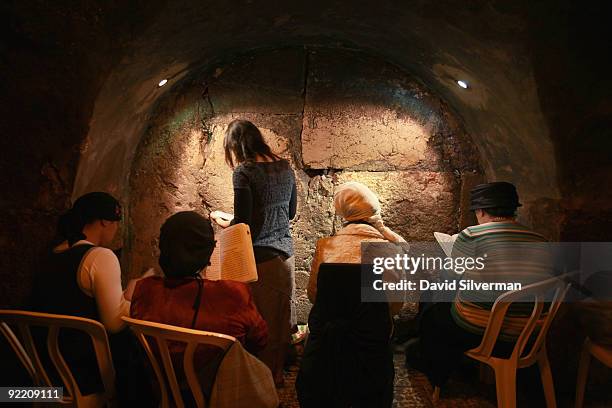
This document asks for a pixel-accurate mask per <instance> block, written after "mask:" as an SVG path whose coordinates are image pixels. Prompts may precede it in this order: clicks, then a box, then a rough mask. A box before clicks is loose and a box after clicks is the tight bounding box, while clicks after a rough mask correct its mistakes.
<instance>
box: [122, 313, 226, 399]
mask: <svg viewBox="0 0 612 408" xmlns="http://www.w3.org/2000/svg"><path fill="white" fill-rule="evenodd" d="M123 320H125V321H126V322H127V324H128V325H129V326H130V328H131V329H132V331H133V332H134V334H135V335H136V337H137V338H138V340H139V341H140V344H141V345H142V347H143V348H144V350H145V352H146V353H147V356H148V357H149V360H150V362H151V366H152V367H153V371H154V372H155V376H156V377H157V382H158V383H159V386H160V389H161V398H162V401H161V405H162V407H164V408H165V407H169V406H170V400H169V394H168V387H167V385H166V384H168V385H169V386H170V391H171V393H172V397H173V400H174V404H175V405H176V406H177V407H184V406H185V402H184V401H183V396H182V394H181V387H180V385H179V383H178V381H177V375H176V372H175V368H174V366H173V364H172V358H171V356H170V351H169V350H168V342H169V341H176V342H181V343H185V345H186V348H185V352H184V355H183V370H184V374H185V378H186V379H187V383H188V385H189V389H190V391H191V393H192V395H193V398H194V400H195V402H196V404H197V406H198V407H200V408H202V407H205V406H206V400H205V397H204V393H203V392H202V386H201V384H200V381H199V380H198V375H197V373H196V367H195V364H194V355H195V351H196V348H197V346H198V345H210V346H215V347H218V348H220V349H221V350H222V351H223V352H224V353H225V352H226V351H227V350H228V349H229V348H230V347H231V346H232V344H234V342H235V341H236V339H235V338H234V337H232V336H228V335H225V334H221V333H213V332H207V331H202V330H193V329H187V328H184V327H178V326H171V325H169V324H162V323H154V322H149V321H145V320H138V319H133V318H130V317H123ZM149 339H152V340H153V341H154V342H155V344H156V346H157V350H158V354H159V357H160V358H161V364H160V362H159V361H158V357H157V356H156V353H155V352H154V351H153V348H152V347H151V344H150V343H149ZM162 368H163V369H162Z"/></svg>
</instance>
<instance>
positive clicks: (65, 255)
mask: <svg viewBox="0 0 612 408" xmlns="http://www.w3.org/2000/svg"><path fill="white" fill-rule="evenodd" d="M92 248H94V246H93V245H89V244H84V245H75V246H73V247H72V248H70V249H68V250H66V251H64V252H59V253H52V254H51V255H50V256H49V261H48V263H47V266H48V267H47V268H46V270H45V271H41V273H39V275H38V276H37V277H36V279H35V284H34V290H33V292H32V305H33V310H35V311H37V312H44V313H55V314H65V315H71V316H79V317H85V318H88V319H93V320H98V321H100V315H99V313H98V308H97V306H96V300H95V299H94V298H93V297H90V296H88V295H86V294H85V292H83V290H82V289H81V288H80V286H79V269H80V268H79V267H80V266H81V262H82V261H83V258H84V257H85V255H86V254H87V252H89V250H90V249H92Z"/></svg>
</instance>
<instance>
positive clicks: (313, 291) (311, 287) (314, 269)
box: [307, 241, 323, 305]
mask: <svg viewBox="0 0 612 408" xmlns="http://www.w3.org/2000/svg"><path fill="white" fill-rule="evenodd" d="M320 243H321V241H317V247H316V249H315V254H314V257H313V258H312V264H311V265H310V276H309V277H308V289H307V294H308V300H310V303H312V304H313V305H314V302H315V300H316V299H317V277H318V275H319V266H320V265H321V263H322V262H323V250H322V249H321V245H320Z"/></svg>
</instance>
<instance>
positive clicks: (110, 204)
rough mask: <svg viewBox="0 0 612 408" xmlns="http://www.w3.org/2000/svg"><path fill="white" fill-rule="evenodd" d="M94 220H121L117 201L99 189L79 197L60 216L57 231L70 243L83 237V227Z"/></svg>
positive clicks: (119, 205)
mask: <svg viewBox="0 0 612 408" xmlns="http://www.w3.org/2000/svg"><path fill="white" fill-rule="evenodd" d="M96 220H107V221H121V204H119V201H117V199H116V198H115V197H113V196H112V195H110V194H108V193H104V192H100V191H98V192H93V193H87V194H85V195H83V196H81V197H79V198H78V199H77V200H76V201H75V202H74V204H73V206H72V208H71V209H70V210H68V212H66V213H65V214H64V215H62V216H61V217H60V220H59V223H58V232H59V234H60V235H61V236H62V237H63V238H65V239H67V240H68V243H69V244H70V245H72V244H74V243H75V242H77V241H78V240H80V239H85V235H84V234H83V232H82V231H83V228H84V227H85V226H86V225H87V224H89V223H92V222H94V221H96Z"/></svg>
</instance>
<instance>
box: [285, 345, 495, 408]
mask: <svg viewBox="0 0 612 408" xmlns="http://www.w3.org/2000/svg"><path fill="white" fill-rule="evenodd" d="M394 360H395V394H394V401H393V407H394V408H419V407H427V408H429V407H433V406H434V405H433V403H432V400H431V395H432V391H433V390H432V388H431V385H430V384H429V381H428V380H427V378H426V377H425V375H423V374H421V373H420V372H418V371H415V370H412V369H407V368H406V367H405V366H404V355H403V353H396V354H395V358H394ZM298 369H299V366H298V365H297V364H295V365H292V366H291V367H290V368H289V370H288V371H287V372H286V376H285V386H284V387H283V388H280V389H279V390H278V394H279V398H280V400H281V404H282V405H281V406H282V408H299V403H298V402H297V398H296V393H295V379H296V377H297V372H298ZM447 387H448V389H446V387H445V389H444V390H443V392H442V399H441V401H440V402H439V404H438V405H437V407H441V408H444V407H462V408H463V407H465V408H472V407H495V405H496V404H495V389H494V388H492V394H491V393H490V392H489V393H488V394H490V395H486V394H487V393H486V392H483V390H479V389H477V388H476V387H475V386H474V385H470V384H466V383H464V382H461V381H456V380H455V379H453V380H451V381H449V384H448V385H447ZM447 394H448V395H447Z"/></svg>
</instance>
